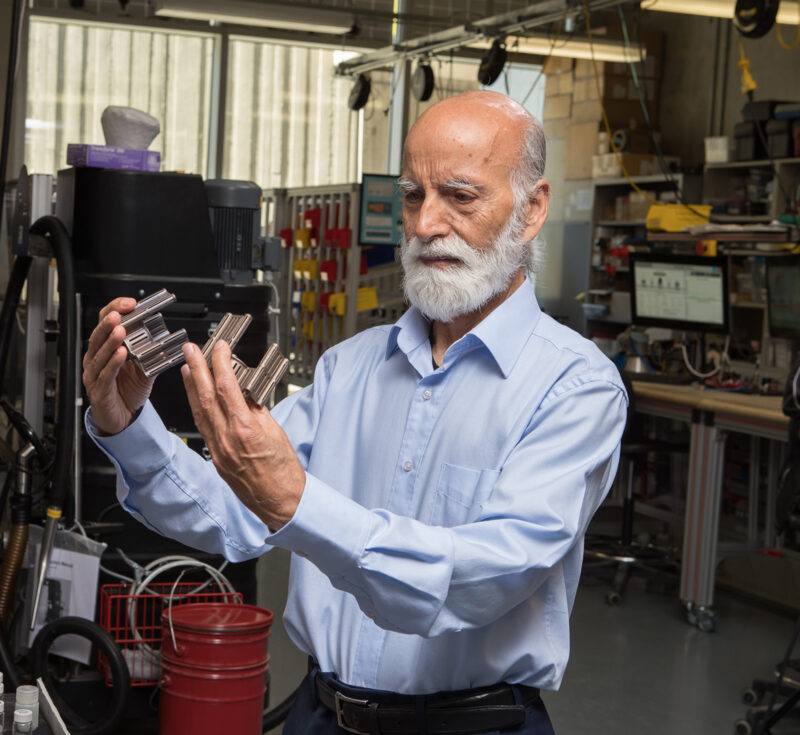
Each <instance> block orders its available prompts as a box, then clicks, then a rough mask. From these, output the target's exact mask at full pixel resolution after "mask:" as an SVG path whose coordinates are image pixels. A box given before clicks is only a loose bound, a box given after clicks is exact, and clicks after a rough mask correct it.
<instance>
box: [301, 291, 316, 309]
mask: <svg viewBox="0 0 800 735" xmlns="http://www.w3.org/2000/svg"><path fill="white" fill-rule="evenodd" d="M300 308H301V309H302V310H303V311H314V309H316V308H317V292H316V291H304V292H303V295H302V296H301V297H300Z"/></svg>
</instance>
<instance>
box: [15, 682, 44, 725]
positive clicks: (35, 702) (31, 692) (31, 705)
mask: <svg viewBox="0 0 800 735" xmlns="http://www.w3.org/2000/svg"><path fill="white" fill-rule="evenodd" d="M14 709H15V710H20V709H29V710H30V711H31V713H32V715H33V720H32V723H33V729H34V730H35V729H36V728H37V727H39V687H36V686H32V685H31V684H23V685H22V686H19V687H17V700H16V703H15V704H14Z"/></svg>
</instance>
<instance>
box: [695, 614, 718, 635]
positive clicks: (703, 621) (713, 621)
mask: <svg viewBox="0 0 800 735" xmlns="http://www.w3.org/2000/svg"><path fill="white" fill-rule="evenodd" d="M697 627H698V628H700V630H702V631H703V633H713V632H714V631H715V630H716V629H717V617H716V615H714V614H713V613H704V614H702V615H701V616H700V618H699V619H698V621H697Z"/></svg>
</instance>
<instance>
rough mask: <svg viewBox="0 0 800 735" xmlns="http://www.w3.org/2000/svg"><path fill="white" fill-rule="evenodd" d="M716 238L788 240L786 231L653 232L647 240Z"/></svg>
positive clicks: (676, 240) (728, 239) (725, 240)
mask: <svg viewBox="0 0 800 735" xmlns="http://www.w3.org/2000/svg"><path fill="white" fill-rule="evenodd" d="M699 240H716V241H717V242H788V241H789V233H788V232H713V231H710V232H702V233H699V232H698V233H691V232H653V233H650V234H648V236H647V241H648V242H697V241H699Z"/></svg>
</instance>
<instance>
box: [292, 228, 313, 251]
mask: <svg viewBox="0 0 800 735" xmlns="http://www.w3.org/2000/svg"><path fill="white" fill-rule="evenodd" d="M294 244H295V245H296V246H297V247H298V248H303V249H305V248H307V247H309V246H310V245H311V230H310V228H308V227H303V228H302V229H299V230H295V231H294Z"/></svg>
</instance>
